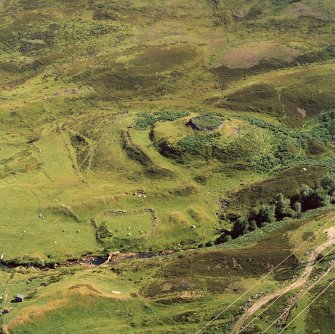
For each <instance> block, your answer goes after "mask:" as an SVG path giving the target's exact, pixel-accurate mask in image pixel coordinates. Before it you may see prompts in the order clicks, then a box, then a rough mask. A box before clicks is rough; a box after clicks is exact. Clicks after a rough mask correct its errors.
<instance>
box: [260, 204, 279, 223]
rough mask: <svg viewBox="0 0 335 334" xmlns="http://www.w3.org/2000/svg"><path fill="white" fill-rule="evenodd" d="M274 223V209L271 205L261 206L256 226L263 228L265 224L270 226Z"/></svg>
mask: <svg viewBox="0 0 335 334" xmlns="http://www.w3.org/2000/svg"><path fill="white" fill-rule="evenodd" d="M275 221H276V217H275V207H274V206H273V205H270V206H266V205H262V206H261V208H260V209H259V212H258V224H259V225H260V226H265V225H267V224H272V223H274V222H275Z"/></svg>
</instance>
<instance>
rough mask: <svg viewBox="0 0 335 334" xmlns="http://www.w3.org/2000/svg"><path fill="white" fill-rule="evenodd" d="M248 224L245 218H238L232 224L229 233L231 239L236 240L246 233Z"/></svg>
mask: <svg viewBox="0 0 335 334" xmlns="http://www.w3.org/2000/svg"><path fill="white" fill-rule="evenodd" d="M248 229H249V222H248V220H247V219H245V218H242V217H240V218H238V219H237V220H236V222H235V223H234V226H233V229H232V231H231V236H232V238H233V239H236V238H238V237H239V236H241V235H243V234H246V233H248V232H249V231H248Z"/></svg>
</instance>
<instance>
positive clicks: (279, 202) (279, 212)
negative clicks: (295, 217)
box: [273, 193, 292, 220]
mask: <svg viewBox="0 0 335 334" xmlns="http://www.w3.org/2000/svg"><path fill="white" fill-rule="evenodd" d="M273 204H274V206H275V216H276V219H277V220H282V219H283V218H284V217H291V216H292V209H291V207H290V200H289V199H287V198H284V196H283V194H281V193H279V194H278V195H277V196H276V197H275V199H274V201H273Z"/></svg>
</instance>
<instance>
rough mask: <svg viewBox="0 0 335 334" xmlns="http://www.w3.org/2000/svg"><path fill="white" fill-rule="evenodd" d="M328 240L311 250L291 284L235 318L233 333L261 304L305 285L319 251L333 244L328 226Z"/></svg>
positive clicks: (333, 231) (334, 231)
mask: <svg viewBox="0 0 335 334" xmlns="http://www.w3.org/2000/svg"><path fill="white" fill-rule="evenodd" d="M325 232H326V234H327V236H328V240H327V241H325V242H324V243H323V244H321V245H320V246H319V247H317V248H316V249H315V250H313V251H312V252H311V254H310V255H309V257H308V262H307V265H306V268H305V270H304V272H303V274H302V275H301V276H300V277H299V278H298V279H297V280H296V281H295V282H294V283H292V284H291V285H289V286H286V287H283V288H280V289H279V290H277V291H274V292H271V293H269V294H267V295H265V296H263V297H262V298H260V299H258V300H257V301H256V302H255V303H254V304H253V305H252V306H251V307H250V308H249V309H247V310H246V311H245V312H244V313H243V314H242V316H241V317H240V318H239V319H238V320H237V322H236V323H235V325H234V327H233V333H236V334H238V333H240V332H241V331H242V330H243V325H244V323H245V322H246V320H247V319H248V318H250V317H251V316H252V315H254V314H255V313H256V312H257V311H258V310H259V309H260V308H261V307H262V306H264V305H266V304H267V303H269V302H270V301H271V300H273V299H275V298H277V297H279V296H281V295H284V294H286V293H287V292H289V291H292V290H295V289H297V288H300V287H301V286H303V285H305V284H306V283H307V281H308V279H309V277H310V275H311V273H312V271H313V265H314V263H315V261H316V259H317V257H318V255H319V254H320V253H322V252H323V251H324V250H325V249H327V248H328V247H330V246H332V245H335V227H332V228H329V229H327V230H325Z"/></svg>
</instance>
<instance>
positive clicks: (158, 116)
mask: <svg viewBox="0 0 335 334" xmlns="http://www.w3.org/2000/svg"><path fill="white" fill-rule="evenodd" d="M187 115H188V112H187V111H179V110H164V111H157V112H154V113H148V112H144V113H141V114H140V115H139V117H138V118H137V120H136V122H135V128H136V129H137V130H146V129H149V128H150V127H151V126H153V125H154V124H155V123H157V122H172V121H175V120H177V119H178V118H182V117H185V116H187Z"/></svg>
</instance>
